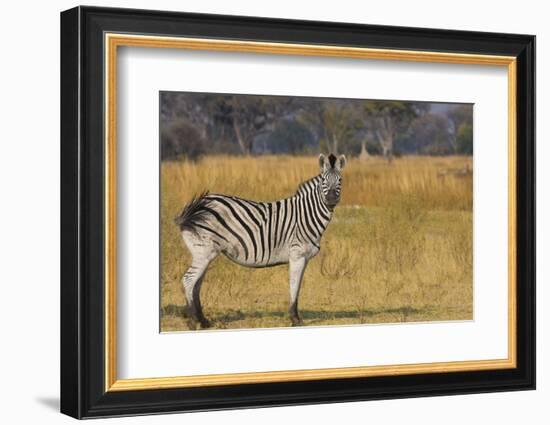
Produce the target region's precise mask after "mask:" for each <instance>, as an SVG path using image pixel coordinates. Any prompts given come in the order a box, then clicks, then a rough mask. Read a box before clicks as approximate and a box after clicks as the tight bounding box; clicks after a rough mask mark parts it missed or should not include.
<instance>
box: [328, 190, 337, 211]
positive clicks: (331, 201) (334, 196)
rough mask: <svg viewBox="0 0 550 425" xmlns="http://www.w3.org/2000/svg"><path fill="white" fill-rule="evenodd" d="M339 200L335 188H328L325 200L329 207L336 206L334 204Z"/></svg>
mask: <svg viewBox="0 0 550 425" xmlns="http://www.w3.org/2000/svg"><path fill="white" fill-rule="evenodd" d="M339 200H340V199H339V197H338V195H337V194H336V191H335V190H329V191H328V193H327V197H326V201H327V205H328V206H329V207H334V206H336V204H337V203H338V201H339Z"/></svg>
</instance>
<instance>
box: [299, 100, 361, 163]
mask: <svg viewBox="0 0 550 425" xmlns="http://www.w3.org/2000/svg"><path fill="white" fill-rule="evenodd" d="M300 120H301V122H303V123H304V124H305V125H307V126H308V127H309V129H310V130H311V132H312V133H313V134H314V135H315V137H316V139H317V141H318V143H319V147H320V148H321V150H324V148H326V149H327V150H328V151H330V152H332V153H333V154H335V155H336V154H338V153H340V152H341V151H349V150H350V148H351V146H352V145H353V143H354V142H355V136H356V135H357V132H358V130H359V129H360V123H359V119H358V115H357V112H356V108H355V107H354V104H353V103H352V102H351V101H346V100H334V99H330V100H327V99H319V100H317V101H313V100H312V99H307V102H304V103H302V105H301V114H300Z"/></svg>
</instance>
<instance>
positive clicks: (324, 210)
mask: <svg viewBox="0 0 550 425" xmlns="http://www.w3.org/2000/svg"><path fill="white" fill-rule="evenodd" d="M345 165H346V158H345V156H344V155H340V156H339V157H338V158H337V157H336V156H335V155H333V154H330V155H328V157H325V155H323V154H321V155H320V156H319V167H320V173H319V174H318V175H317V176H315V177H313V178H311V179H309V180H307V181H305V182H303V183H301V184H300V185H299V187H298V190H297V191H296V193H295V194H294V195H293V196H291V197H289V198H286V199H282V200H278V201H274V202H256V201H252V200H247V199H242V198H239V197H236V196H228V195H220V194H214V193H209V192H203V193H202V194H201V195H199V196H196V197H194V198H193V199H192V200H191V201H190V202H189V203H188V204H187V205H186V206H185V207H184V208H183V210H182V212H181V213H180V214H179V215H178V216H177V217H176V220H175V222H176V224H177V225H178V226H179V229H180V232H181V235H182V238H183V241H184V243H185V245H186V246H187V248H188V249H189V251H190V253H191V256H192V261H191V265H190V267H189V268H188V269H187V271H186V272H185V274H184V275H183V279H182V283H183V289H184V292H185V297H186V299H187V311H188V317H189V320H188V324H189V327H190V329H196V326H197V322H198V323H199V324H200V326H201V328H208V327H210V326H211V324H210V322H209V321H208V320H207V319H206V317H205V316H204V314H203V312H202V306H201V302H200V290H201V285H202V282H203V280H204V276H205V273H206V269H207V268H208V266H209V264H210V263H211V262H212V260H214V258H216V257H217V256H218V255H219V254H220V253H222V254H224V255H225V256H226V257H228V258H229V259H230V260H232V261H233V262H235V263H237V264H240V265H242V266H246V267H255V268H262V267H271V266H277V265H281V264H288V265H289V286H290V303H289V315H290V320H291V322H292V326H301V325H303V321H302V319H301V318H300V315H299V314H298V295H299V292H300V286H301V283H302V277H303V275H304V270H305V268H306V265H307V263H308V261H309V260H310V259H311V258H313V257H314V256H315V255H317V254H318V253H319V251H320V249H321V248H320V242H321V237H322V235H323V233H324V232H325V230H326V228H327V226H328V224H329V222H330V220H331V217H332V214H333V211H334V208H335V207H336V205H337V204H338V202H339V201H340V195H341V188H342V175H341V172H342V170H343V168H344V166H345Z"/></svg>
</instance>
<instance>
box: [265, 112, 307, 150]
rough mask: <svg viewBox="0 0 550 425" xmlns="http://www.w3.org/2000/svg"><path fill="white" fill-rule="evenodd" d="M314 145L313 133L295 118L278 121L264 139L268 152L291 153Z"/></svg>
mask: <svg viewBox="0 0 550 425" xmlns="http://www.w3.org/2000/svg"><path fill="white" fill-rule="evenodd" d="M314 145H315V140H314V137H313V134H311V131H309V129H308V128H307V127H306V126H305V125H303V124H301V123H300V122H298V121H296V120H282V121H280V122H279V123H278V124H277V125H276V126H275V129H274V130H273V132H272V133H270V134H269V136H268V137H267V140H266V146H267V150H268V151H270V152H276V153H279V152H285V153H290V154H292V155H296V154H299V153H304V152H306V151H309V150H311V148H312V147H313V146H314Z"/></svg>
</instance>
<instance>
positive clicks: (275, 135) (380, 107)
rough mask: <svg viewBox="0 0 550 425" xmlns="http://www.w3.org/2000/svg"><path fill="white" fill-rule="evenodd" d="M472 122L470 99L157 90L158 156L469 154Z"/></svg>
mask: <svg viewBox="0 0 550 425" xmlns="http://www.w3.org/2000/svg"><path fill="white" fill-rule="evenodd" d="M472 120H473V107H472V105H469V104H451V103H430V102H409V101H388V100H359V99H327V98H312V97H290V96H256V95H231V94H206V93H179V92H161V94H160V130H161V131H160V137H161V140H160V142H161V157H162V159H163V160H171V159H178V158H181V157H187V158H189V159H197V158H199V157H200V156H202V155H205V154H235V155H239V154H242V155H248V154H269V153H286V154H293V155H295V154H307V153H318V152H319V151H323V152H333V153H335V154H336V153H344V154H347V155H350V156H354V155H359V156H360V157H362V158H368V156H369V155H383V156H384V157H385V158H386V159H387V160H388V161H391V160H392V159H393V157H394V156H399V155H401V154H419V155H453V154H461V155H471V154H472V151H473V127H472Z"/></svg>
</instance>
